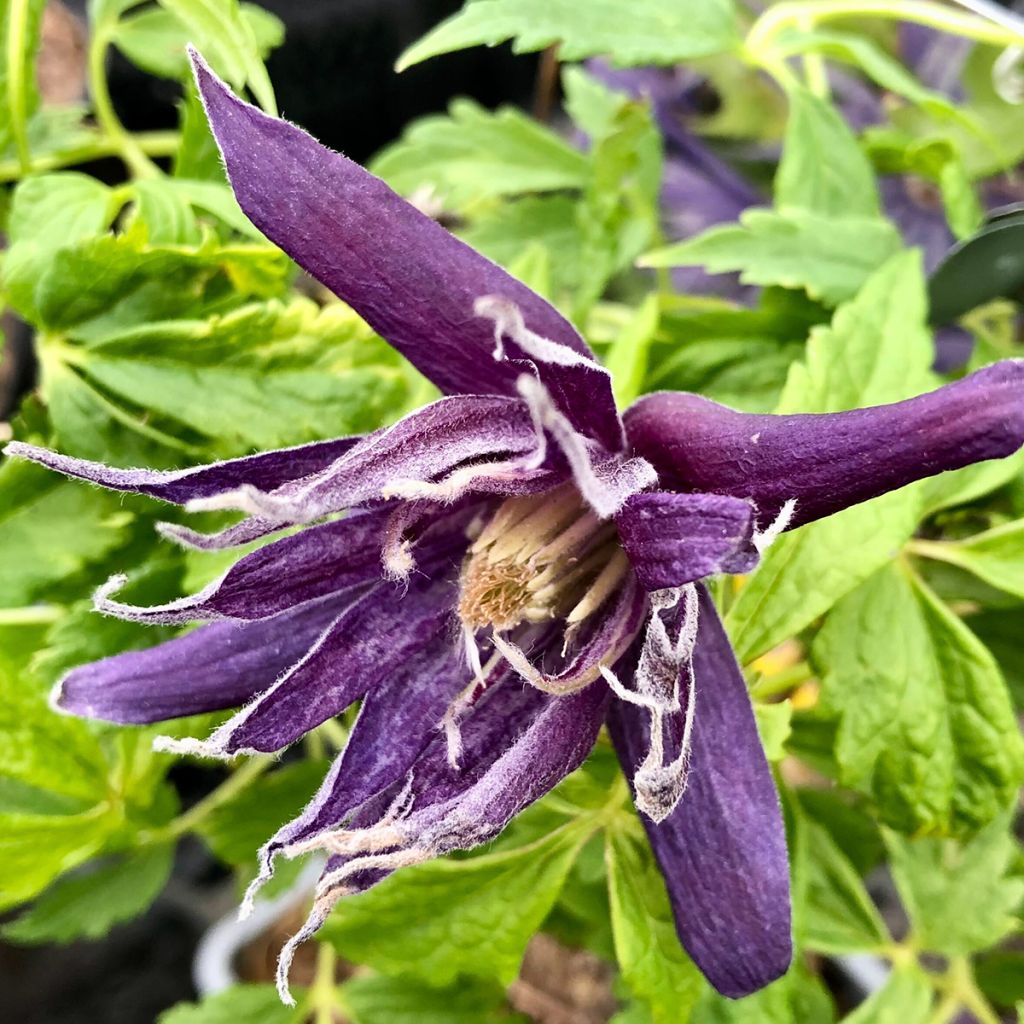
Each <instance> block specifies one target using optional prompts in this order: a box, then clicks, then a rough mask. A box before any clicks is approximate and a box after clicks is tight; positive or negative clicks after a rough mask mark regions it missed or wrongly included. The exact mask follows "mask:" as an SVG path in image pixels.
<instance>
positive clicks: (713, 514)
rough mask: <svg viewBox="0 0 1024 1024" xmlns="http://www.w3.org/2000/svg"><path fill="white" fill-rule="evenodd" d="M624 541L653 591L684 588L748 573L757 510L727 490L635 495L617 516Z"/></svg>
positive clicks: (753, 559)
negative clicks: (728, 574) (706, 579)
mask: <svg viewBox="0 0 1024 1024" xmlns="http://www.w3.org/2000/svg"><path fill="white" fill-rule="evenodd" d="M615 523H616V525H617V526H618V528H619V540H620V541H621V542H622V546H623V548H624V549H625V551H626V554H627V555H628V556H629V560H630V563H631V564H632V566H633V571H634V572H635V573H636V575H637V579H639V580H640V582H641V583H642V584H643V586H644V587H646V588H647V589H648V590H663V589H665V588H668V587H681V586H683V585H684V584H686V583H692V582H693V581H694V580H700V579H703V578H704V577H705V576H712V575H714V574H716V573H720V572H733V573H744V572H749V571H750V570H751V569H752V568H753V567H754V565H755V564H756V562H757V551H756V549H755V548H754V547H753V544H752V539H753V531H754V509H753V506H752V505H751V503H750V502H749V501H745V500H744V499H742V498H733V497H730V496H729V495H727V494H673V493H671V492H669V491H646V492H645V493H643V494H634V495H633V496H632V497H631V498H629V499H628V500H627V501H626V503H625V505H624V506H623V507H622V510H621V511H620V512H619V513H618V515H616V517H615Z"/></svg>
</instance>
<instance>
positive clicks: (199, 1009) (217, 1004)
mask: <svg viewBox="0 0 1024 1024" xmlns="http://www.w3.org/2000/svg"><path fill="white" fill-rule="evenodd" d="M296 1019H297V1015H296V1013H295V1011H294V1010H292V1009H290V1008H289V1007H287V1006H285V1005H284V1004H283V1003H282V1002H281V998H280V996H278V994H277V989H276V988H274V986H273V985H236V986H235V987H234V988H229V989H225V990H224V991H223V992H218V993H217V994H216V995H213V996H210V997H209V998H207V999H204V1000H203V1001H202V1002H201V1003H199V1004H195V1003H181V1004H180V1005H178V1006H175V1007H174V1008H173V1009H171V1010H167V1011H166V1012H165V1013H162V1014H160V1016H159V1017H158V1018H157V1024H243V1022H244V1024H296Z"/></svg>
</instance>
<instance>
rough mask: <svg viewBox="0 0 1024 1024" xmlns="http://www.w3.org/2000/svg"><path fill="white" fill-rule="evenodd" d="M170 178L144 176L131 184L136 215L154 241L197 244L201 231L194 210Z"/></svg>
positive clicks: (150, 239) (173, 243)
mask: <svg viewBox="0 0 1024 1024" xmlns="http://www.w3.org/2000/svg"><path fill="white" fill-rule="evenodd" d="M171 180H172V179H170V178H147V179H144V180H143V181H137V182H135V183H134V184H133V186H132V191H133V192H134V193H135V218H136V219H137V220H139V221H141V222H142V224H143V225H144V226H145V229H146V238H147V239H148V240H149V242H150V243H151V244H153V245H175V244H181V245H196V244H198V243H199V241H200V240H201V235H200V232H199V225H198V224H197V223H196V218H195V214H193V212H192V207H191V206H190V205H189V203H188V201H187V200H186V198H185V197H184V196H183V195H182V194H181V193H180V191H178V190H177V189H176V188H175V187H174V185H172V184H171Z"/></svg>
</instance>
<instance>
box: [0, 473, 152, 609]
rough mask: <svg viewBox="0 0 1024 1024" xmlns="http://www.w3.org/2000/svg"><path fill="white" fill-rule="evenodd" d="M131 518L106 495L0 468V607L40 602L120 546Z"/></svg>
mask: <svg viewBox="0 0 1024 1024" xmlns="http://www.w3.org/2000/svg"><path fill="white" fill-rule="evenodd" d="M131 518H132V517H131V515H130V514H129V513H127V512H124V511H122V510H120V509H119V507H118V502H117V500H116V499H112V498H111V497H110V496H109V495H107V494H105V493H103V492H101V491H97V490H91V489H89V488H87V487H82V486H80V485H77V484H73V483H69V482H67V481H65V480H62V479H61V478H60V477H57V476H55V475H54V474H52V473H49V472H47V471H46V470H43V469H41V468H40V467H38V466H34V465H30V464H28V463H26V462H22V461H20V460H18V461H15V460H9V461H7V462H6V463H5V464H4V465H3V466H2V467H0V607H7V608H13V607H18V606H20V605H26V604H29V603H31V602H32V601H33V600H35V599H36V598H38V597H41V596H43V594H44V591H45V589H46V587H47V586H48V585H50V584H53V583H58V582H60V581H62V580H64V579H66V578H68V577H70V576H73V575H74V574H76V573H78V572H80V571H81V570H82V569H84V568H85V567H86V566H88V565H90V564H93V563H95V562H97V561H99V560H101V559H102V558H104V557H105V556H106V555H107V554H109V553H110V552H111V551H113V550H115V549H116V548H117V547H118V546H119V545H120V544H122V543H123V541H124V538H125V528H126V526H127V525H128V523H130V522H131Z"/></svg>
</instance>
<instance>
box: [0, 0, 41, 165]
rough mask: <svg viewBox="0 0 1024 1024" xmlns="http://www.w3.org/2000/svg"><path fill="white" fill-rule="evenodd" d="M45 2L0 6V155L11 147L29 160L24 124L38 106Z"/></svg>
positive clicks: (17, 0)
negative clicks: (38, 60)
mask: <svg viewBox="0 0 1024 1024" xmlns="http://www.w3.org/2000/svg"><path fill="white" fill-rule="evenodd" d="M45 6H46V4H45V0H3V3H0V152H2V151H3V150H5V149H7V148H8V147H9V146H11V145H12V143H13V144H14V146H15V148H16V149H17V151H18V154H19V159H21V160H23V161H27V160H28V158H29V146H28V121H29V118H30V117H31V116H32V114H33V113H34V112H35V110H36V108H37V107H38V106H39V90H38V89H37V88H36V54H37V53H38V51H39V44H40V32H41V27H42V20H43V8H44V7H45Z"/></svg>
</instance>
